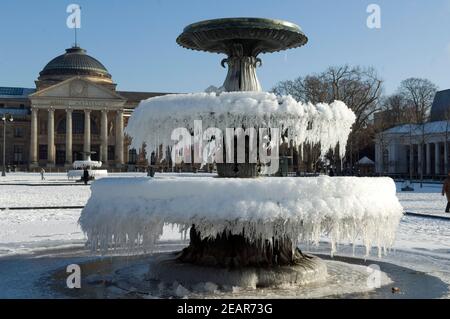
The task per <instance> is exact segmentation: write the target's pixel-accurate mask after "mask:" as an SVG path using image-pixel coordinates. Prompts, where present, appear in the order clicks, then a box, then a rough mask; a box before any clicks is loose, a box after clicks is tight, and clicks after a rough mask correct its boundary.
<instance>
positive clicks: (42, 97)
mask: <svg viewBox="0 0 450 319" xmlns="http://www.w3.org/2000/svg"><path fill="white" fill-rule="evenodd" d="M29 98H30V101H31V145H30V154H31V165H32V166H35V167H36V166H43V165H44V166H47V167H54V166H55V165H60V166H61V165H71V164H72V162H73V161H74V160H75V159H80V158H79V154H80V153H81V151H83V152H91V151H95V152H96V153H97V154H96V155H95V157H96V159H99V160H101V161H102V162H103V163H104V166H110V165H113V166H115V167H122V166H123V165H124V154H123V153H124V132H123V131H124V129H123V128H124V116H123V113H124V108H125V103H126V99H125V98H123V97H122V96H120V95H119V94H117V93H116V92H114V91H112V90H110V89H108V88H105V87H103V86H101V85H99V84H96V83H94V82H91V81H89V80H87V79H83V78H81V77H74V78H71V79H68V80H65V81H63V82H61V83H58V84H56V85H53V86H50V87H47V88H45V89H43V90H40V91H37V92H36V93H34V94H32V95H30V97H29ZM81 145H82V147H81V149H80V146H81ZM111 150H113V154H110V151H111ZM45 153H46V156H45ZM111 155H113V156H111ZM45 157H46V158H45Z"/></svg>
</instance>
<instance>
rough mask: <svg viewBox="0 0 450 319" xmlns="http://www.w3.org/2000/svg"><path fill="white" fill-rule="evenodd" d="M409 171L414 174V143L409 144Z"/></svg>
mask: <svg viewBox="0 0 450 319" xmlns="http://www.w3.org/2000/svg"><path fill="white" fill-rule="evenodd" d="M409 172H410V175H414V144H410V145H409Z"/></svg>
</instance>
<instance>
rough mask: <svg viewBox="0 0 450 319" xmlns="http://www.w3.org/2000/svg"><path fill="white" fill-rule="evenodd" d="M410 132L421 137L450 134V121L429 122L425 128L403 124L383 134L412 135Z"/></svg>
mask: <svg viewBox="0 0 450 319" xmlns="http://www.w3.org/2000/svg"><path fill="white" fill-rule="evenodd" d="M410 132H411V134H412V135H413V136H415V135H421V134H422V132H425V133H426V134H440V133H445V132H449V133H450V121H436V122H428V123H425V124H424V125H423V127H422V125H421V124H403V125H399V126H395V127H393V128H390V129H388V130H386V131H384V132H383V134H410Z"/></svg>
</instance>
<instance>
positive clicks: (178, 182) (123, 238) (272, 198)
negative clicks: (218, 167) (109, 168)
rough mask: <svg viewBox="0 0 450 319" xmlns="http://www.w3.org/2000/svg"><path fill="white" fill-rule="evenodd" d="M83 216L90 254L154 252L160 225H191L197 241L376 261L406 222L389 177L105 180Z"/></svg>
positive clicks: (95, 189)
mask: <svg viewBox="0 0 450 319" xmlns="http://www.w3.org/2000/svg"><path fill="white" fill-rule="evenodd" d="M91 191H92V195H91V198H90V199H89V201H88V203H87V205H86V207H85V208H84V209H83V212H82V214H81V217H80V220H79V222H80V225H81V227H82V229H83V231H84V232H85V233H86V234H87V237H88V242H89V245H90V247H91V248H92V249H93V250H102V251H103V252H104V253H107V252H108V251H109V250H114V249H116V248H127V249H128V250H129V251H131V252H132V251H133V249H144V250H147V251H150V252H151V251H152V249H153V247H154V244H155V242H156V241H157V240H158V239H159V237H160V236H161V234H162V230H163V226H164V225H166V224H172V225H175V226H177V227H180V230H181V232H182V234H183V233H184V235H185V236H186V235H187V231H188V230H189V229H190V228H191V226H192V225H195V227H196V230H197V231H198V232H199V238H200V239H207V238H210V239H214V238H216V237H217V236H219V235H221V234H223V233H224V232H226V233H227V234H229V235H238V236H239V235H243V236H244V238H245V239H246V240H248V242H249V243H252V244H255V245H259V246H260V248H261V247H263V246H264V245H266V243H267V242H269V243H272V245H273V244H274V243H275V242H276V241H285V240H286V239H288V240H289V241H290V243H291V246H292V250H294V249H295V247H297V245H298V244H299V243H318V242H319V240H320V239H321V237H322V236H327V237H328V238H329V239H330V241H331V253H334V252H335V250H336V244H337V243H339V242H351V243H355V242H356V241H361V242H362V244H363V245H364V246H365V247H366V252H367V254H368V252H369V251H370V248H371V247H377V248H378V251H379V255H381V254H382V252H383V251H384V250H386V249H387V248H389V247H391V245H392V243H393V241H394V238H395V231H396V228H397V226H398V224H399V222H400V219H401V217H402V215H403V209H402V207H401V205H400V203H399V201H398V199H397V197H396V193H395V184H394V182H393V180H392V179H390V178H355V177H337V178H330V177H326V176H323V177H317V178H296V177H292V178H276V177H270V178H269V177H267V178H263V177H262V178H255V179H233V178H213V177H174V176H170V177H156V178H133V179H127V178H114V179H109V178H103V179H101V180H98V181H96V182H95V183H93V185H92V188H91Z"/></svg>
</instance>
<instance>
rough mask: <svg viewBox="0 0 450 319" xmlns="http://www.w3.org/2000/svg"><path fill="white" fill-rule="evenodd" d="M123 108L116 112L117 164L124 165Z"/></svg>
mask: <svg viewBox="0 0 450 319" xmlns="http://www.w3.org/2000/svg"><path fill="white" fill-rule="evenodd" d="M123 142H124V136H123V110H119V111H117V114H116V148H115V151H116V154H115V155H116V165H117V166H118V167H122V165H123V164H124V161H123Z"/></svg>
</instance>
